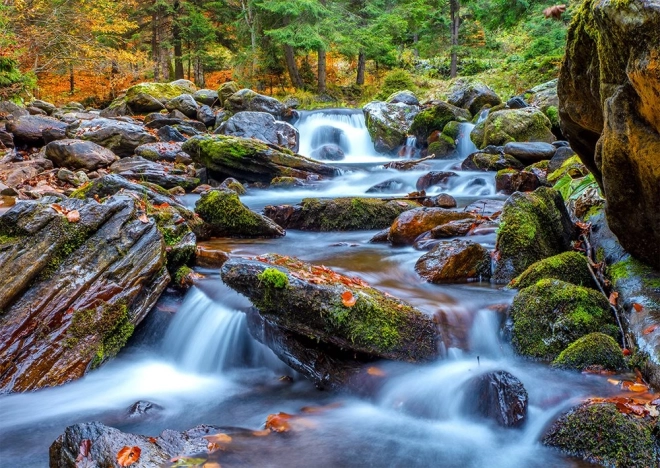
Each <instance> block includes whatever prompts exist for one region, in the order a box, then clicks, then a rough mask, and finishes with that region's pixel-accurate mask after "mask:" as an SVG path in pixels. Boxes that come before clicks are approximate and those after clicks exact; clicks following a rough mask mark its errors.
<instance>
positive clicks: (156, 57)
mask: <svg viewBox="0 0 660 468" xmlns="http://www.w3.org/2000/svg"><path fill="white" fill-rule="evenodd" d="M154 3H155V2H154ZM159 30H160V15H159V8H156V6H155V5H154V10H153V13H152V14H151V59H152V61H153V63H154V81H156V82H158V81H160V50H159V47H158V31H159Z"/></svg>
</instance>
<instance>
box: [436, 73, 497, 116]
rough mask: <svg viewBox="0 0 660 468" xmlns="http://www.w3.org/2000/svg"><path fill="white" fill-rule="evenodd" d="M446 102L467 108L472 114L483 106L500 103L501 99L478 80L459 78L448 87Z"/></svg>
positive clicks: (492, 105)
mask: <svg viewBox="0 0 660 468" xmlns="http://www.w3.org/2000/svg"><path fill="white" fill-rule="evenodd" d="M447 102H448V103H449V104H452V105H454V106H457V107H462V108H463V109H467V110H469V111H470V113H471V114H472V115H474V114H476V113H477V112H479V111H480V110H481V109H482V108H483V107H484V106H489V107H494V106H497V105H499V104H501V103H502V100H501V99H500V97H499V96H498V95H497V93H495V91H493V90H492V89H491V88H489V87H488V86H486V85H485V84H483V83H481V82H480V81H475V80H470V79H466V78H461V79H459V80H457V81H456V82H455V83H454V84H453V85H452V87H451V88H450V89H449V97H448V98H447Z"/></svg>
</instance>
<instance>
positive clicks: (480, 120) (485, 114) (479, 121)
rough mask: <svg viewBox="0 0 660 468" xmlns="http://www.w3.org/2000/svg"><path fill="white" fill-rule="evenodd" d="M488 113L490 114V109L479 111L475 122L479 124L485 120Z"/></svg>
mask: <svg viewBox="0 0 660 468" xmlns="http://www.w3.org/2000/svg"><path fill="white" fill-rule="evenodd" d="M488 114H490V109H484V110H482V111H481V113H480V114H479V118H478V119H477V124H480V123H481V122H483V121H484V120H486V118H487V117H488Z"/></svg>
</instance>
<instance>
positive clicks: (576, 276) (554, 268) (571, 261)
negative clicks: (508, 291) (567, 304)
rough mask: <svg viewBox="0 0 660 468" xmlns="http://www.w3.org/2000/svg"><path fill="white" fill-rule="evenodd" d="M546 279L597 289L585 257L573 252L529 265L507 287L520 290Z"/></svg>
mask: <svg viewBox="0 0 660 468" xmlns="http://www.w3.org/2000/svg"><path fill="white" fill-rule="evenodd" d="M548 278H554V279H558V280H562V281H566V282H567V283H571V284H575V285H577V286H585V287H587V288H594V289H596V288H597V287H598V286H597V285H596V284H595V283H594V280H593V277H592V276H591V272H590V271H589V263H588V261H587V257H585V256H584V255H582V254H581V253H579V252H575V251H570V252H564V253H560V254H559V255H554V256H552V257H548V258H544V259H543V260H539V261H538V262H535V263H533V264H531V265H530V266H529V267H528V268H527V269H526V270H525V271H523V272H522V273H521V274H520V275H519V276H518V277H516V278H514V279H513V280H511V282H510V283H509V287H511V288H518V289H522V288H526V287H529V286H533V285H535V284H536V283H537V282H538V281H540V280H542V279H548Z"/></svg>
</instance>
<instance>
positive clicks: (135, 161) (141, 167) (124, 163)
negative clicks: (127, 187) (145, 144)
mask: <svg viewBox="0 0 660 468" xmlns="http://www.w3.org/2000/svg"><path fill="white" fill-rule="evenodd" d="M110 170H111V171H112V172H113V173H114V174H119V175H120V176H122V177H125V178H126V179H135V180H142V181H146V182H151V183H152V184H156V185H159V186H161V187H163V188H165V189H170V188H173V187H177V186H179V187H183V188H184V189H188V190H191V189H193V188H195V187H197V185H199V179H198V178H196V177H190V176H189V175H188V174H187V173H186V172H185V171H183V170H181V169H177V168H175V167H169V166H168V167H166V166H164V165H162V164H159V163H157V162H153V161H149V160H148V159H144V158H143V157H141V156H133V157H131V158H123V159H120V160H119V161H117V162H115V163H113V164H112V166H110Z"/></svg>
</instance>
